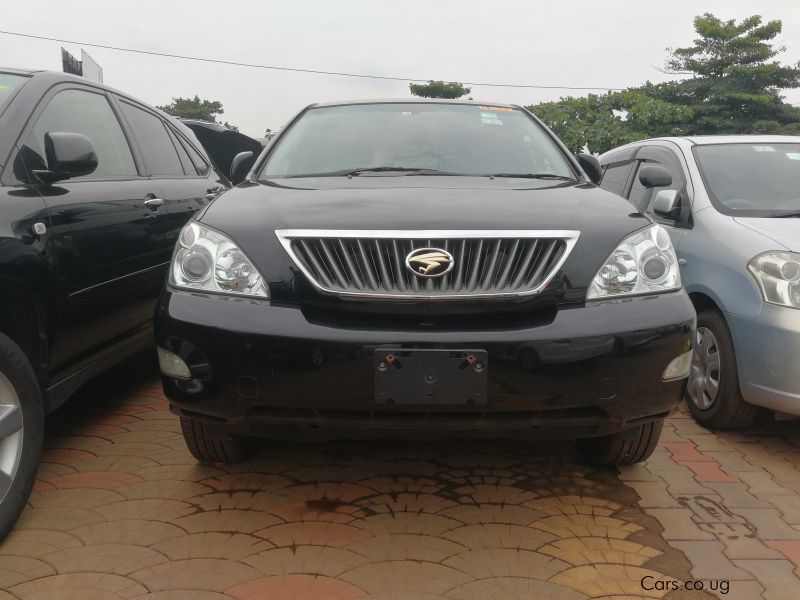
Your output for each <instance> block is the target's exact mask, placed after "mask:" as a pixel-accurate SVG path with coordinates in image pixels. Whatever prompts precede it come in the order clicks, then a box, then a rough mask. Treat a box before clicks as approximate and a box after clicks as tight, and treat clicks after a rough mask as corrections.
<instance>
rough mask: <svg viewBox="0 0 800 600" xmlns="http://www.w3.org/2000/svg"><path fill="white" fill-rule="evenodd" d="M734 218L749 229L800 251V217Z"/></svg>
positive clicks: (793, 250) (794, 250)
mask: <svg viewBox="0 0 800 600" xmlns="http://www.w3.org/2000/svg"><path fill="white" fill-rule="evenodd" d="M734 220H735V221H736V222H737V223H739V224H740V225H744V226H745V227H747V228H748V229H752V230H753V231H757V232H758V233H760V234H762V235H764V236H766V237H768V238H769V239H771V240H772V241H774V242H777V243H778V244H781V245H782V246H784V247H786V248H787V249H789V250H791V251H792V252H800V219H798V218H792V217H789V218H781V219H766V218H758V217H735V218H734Z"/></svg>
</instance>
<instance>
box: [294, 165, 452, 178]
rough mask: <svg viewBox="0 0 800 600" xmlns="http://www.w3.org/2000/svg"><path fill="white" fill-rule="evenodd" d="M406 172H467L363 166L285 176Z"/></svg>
mask: <svg viewBox="0 0 800 600" xmlns="http://www.w3.org/2000/svg"><path fill="white" fill-rule="evenodd" d="M390 172H398V173H406V174H408V175H466V174H465V173H453V172H450V171H439V170H438V169H427V168H424V167H388V166H387V167H361V168H358V169H339V170H338V171H325V172H322V173H300V174H297V175H285V176H284V177H287V178H289V177H358V176H359V175H363V174H364V173H390Z"/></svg>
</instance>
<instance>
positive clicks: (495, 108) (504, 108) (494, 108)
mask: <svg viewBox="0 0 800 600" xmlns="http://www.w3.org/2000/svg"><path fill="white" fill-rule="evenodd" d="M478 108H479V109H480V110H492V111H495V112H513V110H514V109H513V108H509V107H508V106H479V107H478Z"/></svg>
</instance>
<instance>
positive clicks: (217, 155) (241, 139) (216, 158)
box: [180, 119, 263, 183]
mask: <svg viewBox="0 0 800 600" xmlns="http://www.w3.org/2000/svg"><path fill="white" fill-rule="evenodd" d="M180 121H181V122H182V123H183V124H184V125H186V126H187V127H188V128H189V129H191V130H192V131H193V132H194V134H195V136H196V137H197V139H198V141H199V142H200V143H201V144H202V145H203V148H204V149H205V151H206V152H207V153H208V155H209V157H210V158H211V160H212V161H213V162H214V165H215V166H216V167H217V170H218V171H220V172H222V173H223V174H224V175H225V177H230V173H231V162H233V157H234V156H236V155H237V154H239V153H240V152H252V153H253V158H252V159H251V163H252V162H254V161H255V159H256V158H257V157H258V155H259V154H260V153H261V150H262V149H263V146H262V144H261V142H259V141H258V140H256V139H253V138H251V137H249V136H246V135H245V134H243V133H240V132H238V131H234V130H233V129H228V128H227V127H225V126H223V125H220V124H219V123H210V122H208V121H199V120H196V119H181V120H180ZM234 183H238V182H234Z"/></svg>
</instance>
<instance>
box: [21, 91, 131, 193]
mask: <svg viewBox="0 0 800 600" xmlns="http://www.w3.org/2000/svg"><path fill="white" fill-rule="evenodd" d="M48 132H70V133H82V134H83V135H85V136H86V137H88V138H89V139H90V140H91V141H92V144H94V148H95V151H96V152H97V158H98V164H97V169H96V170H95V172H94V173H91V174H90V175H86V176H85V177H77V178H76V179H95V178H98V177H126V176H127V177H135V176H137V175H138V173H137V172H136V163H134V161H133V155H132V154H131V149H130V146H129V145H128V140H127V139H126V138H125V133H124V132H123V131H122V127H121V126H120V124H119V121H118V120H117V117H116V115H115V114H114V111H113V110H112V109H111V105H110V104H109V103H108V99H106V97H105V96H104V95H103V94H98V93H95V92H90V91H86V90H64V91H63V92H59V93H58V94H56V95H55V96H53V98H52V99H51V100H50V102H49V103H48V104H47V107H46V108H45V109H44V112H43V113H42V114H41V116H40V117H39V119H38V120H37V121H36V125H34V126H33V132H32V133H31V135H30V137H29V138H28V139H27V140H26V141H25V145H24V146H23V147H22V150H21V152H20V154H21V155H22V156H23V159H24V160H25V163H26V165H27V166H28V169H29V170H32V169H44V168H46V162H47V161H46V160H45V154H44V135H45V134H46V133H48Z"/></svg>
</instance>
